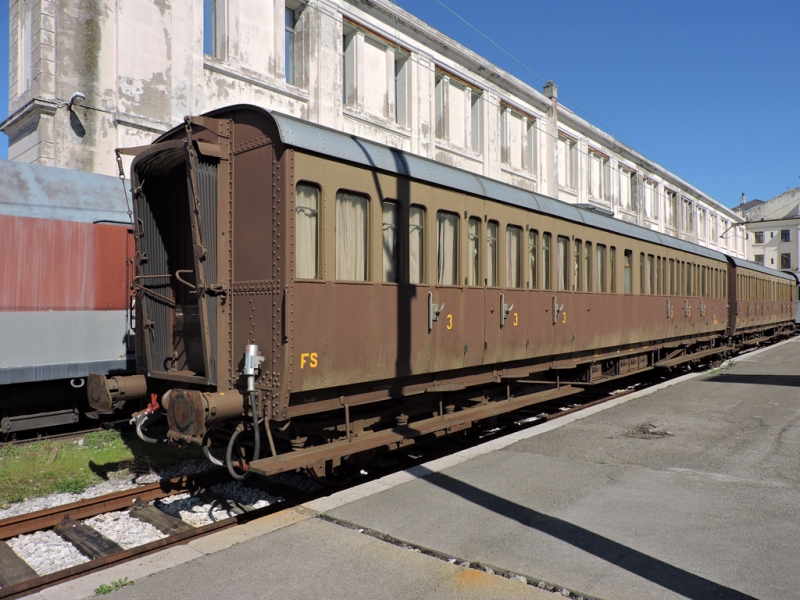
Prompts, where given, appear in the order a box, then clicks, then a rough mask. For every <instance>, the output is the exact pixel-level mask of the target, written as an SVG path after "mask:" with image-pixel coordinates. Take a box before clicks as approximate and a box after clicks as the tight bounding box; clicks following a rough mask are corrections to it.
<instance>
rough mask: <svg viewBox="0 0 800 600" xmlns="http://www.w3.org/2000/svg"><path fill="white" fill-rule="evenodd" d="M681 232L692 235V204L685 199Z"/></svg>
mask: <svg viewBox="0 0 800 600" xmlns="http://www.w3.org/2000/svg"><path fill="white" fill-rule="evenodd" d="M683 232H684V233H688V234H693V233H694V204H693V203H692V201H691V200H689V199H687V198H684V199H683Z"/></svg>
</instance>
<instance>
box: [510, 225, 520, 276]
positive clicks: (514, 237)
mask: <svg viewBox="0 0 800 600" xmlns="http://www.w3.org/2000/svg"><path fill="white" fill-rule="evenodd" d="M521 249H522V228H521V227H515V226H513V225H508V226H507V227H506V287H510V288H518V287H522V277H521V273H520V271H521V270H522V269H521V268H520V267H521V266H522V265H521V264H520V261H519V255H520V250H521Z"/></svg>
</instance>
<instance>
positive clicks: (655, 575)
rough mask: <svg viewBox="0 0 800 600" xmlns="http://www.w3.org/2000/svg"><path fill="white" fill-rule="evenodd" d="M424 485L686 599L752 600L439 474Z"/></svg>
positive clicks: (608, 540)
mask: <svg viewBox="0 0 800 600" xmlns="http://www.w3.org/2000/svg"><path fill="white" fill-rule="evenodd" d="M418 468H419V467H418ZM423 468H424V467H423ZM426 470H427V469H426ZM425 481H428V482H430V483H432V484H433V485H435V486H437V487H439V488H441V489H443V490H446V491H448V492H450V493H452V494H455V495H457V496H459V497H461V498H463V499H465V500H467V501H469V502H472V503H473V504H477V505H478V506H481V507H483V508H485V509H487V510H490V511H492V512H494V513H496V514H498V515H501V516H503V517H506V518H508V519H512V520H514V521H516V522H518V523H520V524H521V525H524V526H525V527H529V528H531V529H536V530H537V531H541V532H542V533H545V534H547V535H550V536H552V537H554V538H556V539H559V540H561V541H562V542H566V543H567V544H570V545H572V546H574V547H575V548H578V549H580V550H583V551H584V552H587V553H589V554H592V555H593V556H596V557H598V558H601V559H603V560H605V561H607V562H609V563H611V564H613V565H615V566H617V567H619V568H621V569H625V570H626V571H628V572H630V573H633V574H634V575H637V576H639V577H641V578H642V579H646V580H648V581H651V582H653V583H655V584H657V585H660V586H661V587H663V588H666V589H668V590H672V591H673V592H675V593H677V594H680V595H681V596H685V597H686V598H691V599H693V600H709V599H724V600H744V599H746V598H747V599H751V600H753V596H748V595H747V594H744V593H742V592H739V591H737V590H734V589H731V588H729V587H725V586H723V585H720V584H718V583H714V582H713V581H709V580H708V579H704V578H703V577H700V576H699V575H695V574H694V573H690V572H688V571H684V570H683V569H680V568H678V567H675V566H673V565H670V564H668V563H665V562H664V561H661V560H658V559H657V558H653V557H652V556H648V555H646V554H643V553H641V552H639V551H637V550H634V549H633V548H629V547H628V546H625V545H623V544H620V543H618V542H615V541H613V540H610V539H608V538H606V537H603V536H601V535H598V534H596V533H593V532H591V531H589V530H587V529H584V528H583V527H579V526H578V525H573V524H572V523H568V522H567V521H563V520H561V519H558V518H556V517H551V516H549V515H546V514H544V513H541V512H538V511H536V510H533V509H530V508H527V507H525V506H521V505H519V504H515V503H514V502H511V501H509V500H506V499H505V498H501V497H500V496H496V495H495V494H491V493H489V492H485V491H483V490H481V489H479V488H476V487H474V486H472V485H470V484H468V483H464V482H463V481H459V480H457V479H453V478H452V477H449V476H447V475H444V474H442V473H434V472H433V471H428V474H427V475H426V476H425Z"/></svg>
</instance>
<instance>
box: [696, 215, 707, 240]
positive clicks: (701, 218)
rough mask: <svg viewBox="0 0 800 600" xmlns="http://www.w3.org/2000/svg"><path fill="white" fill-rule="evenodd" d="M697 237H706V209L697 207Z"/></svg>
mask: <svg viewBox="0 0 800 600" xmlns="http://www.w3.org/2000/svg"><path fill="white" fill-rule="evenodd" d="M697 237H698V238H700V239H701V240H704V239H706V209H705V208H698V209H697Z"/></svg>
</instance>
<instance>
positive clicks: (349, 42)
mask: <svg viewBox="0 0 800 600" xmlns="http://www.w3.org/2000/svg"><path fill="white" fill-rule="evenodd" d="M357 37H358V36H357V35H356V30H355V29H353V28H352V27H349V26H347V25H345V26H344V27H343V34H342V62H343V65H342V78H343V81H342V102H344V104H345V105H346V106H355V105H356V100H357V99H356V38H357Z"/></svg>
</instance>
